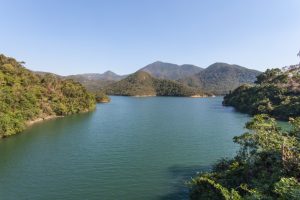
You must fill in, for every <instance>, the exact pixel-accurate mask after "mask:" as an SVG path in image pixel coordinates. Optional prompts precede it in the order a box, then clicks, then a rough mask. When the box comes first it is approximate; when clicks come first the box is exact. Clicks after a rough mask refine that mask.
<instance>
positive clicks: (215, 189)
mask: <svg viewBox="0 0 300 200" xmlns="http://www.w3.org/2000/svg"><path fill="white" fill-rule="evenodd" d="M191 183H192V185H193V190H192V191H193V192H192V193H191V199H211V200H214V199H215V200H241V199H242V197H241V196H240V195H239V193H238V192H237V191H236V190H234V189H231V190H228V189H227V188H225V187H223V186H222V185H220V184H219V183H216V182H215V181H214V180H212V179H209V178H206V177H197V178H195V179H192V181H191ZM199 196H201V197H200V198H199Z"/></svg>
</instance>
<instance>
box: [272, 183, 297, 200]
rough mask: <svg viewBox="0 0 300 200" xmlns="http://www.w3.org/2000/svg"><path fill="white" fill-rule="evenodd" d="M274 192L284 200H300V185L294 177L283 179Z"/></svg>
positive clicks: (276, 184) (276, 185)
mask: <svg viewBox="0 0 300 200" xmlns="http://www.w3.org/2000/svg"><path fill="white" fill-rule="evenodd" d="M274 192H275V193H277V194H278V195H279V198H280V199H282V200H297V199H300V184H299V182H298V181H297V180H296V179H295V178H294V177H293V178H281V179H280V181H279V182H277V183H275V186H274Z"/></svg>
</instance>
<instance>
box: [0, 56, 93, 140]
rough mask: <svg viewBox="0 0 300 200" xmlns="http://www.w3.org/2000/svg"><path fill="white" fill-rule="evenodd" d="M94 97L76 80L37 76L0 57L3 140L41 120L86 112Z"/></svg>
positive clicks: (0, 113)
mask: <svg viewBox="0 0 300 200" xmlns="http://www.w3.org/2000/svg"><path fill="white" fill-rule="evenodd" d="M94 107H95V96H94V95H91V94H89V93H88V92H87V91H86V89H85V88H84V87H83V86H82V85H81V84H80V83H76V82H74V81H73V80H61V79H59V78H57V77H56V76H53V75H51V74H45V75H37V74H35V73H33V72H31V71H29V70H27V69H25V68H24V67H23V66H22V65H21V64H20V63H19V62H17V61H16V60H15V59H13V58H9V57H6V56H4V55H0V138H1V137H5V136H9V135H13V134H16V133H19V132H20V131H22V130H23V129H24V128H25V127H26V124H27V123H28V122H30V121H32V120H36V119H38V118H46V117H49V116H64V115H69V114H73V113H80V112H86V111H89V110H91V109H93V108H94Z"/></svg>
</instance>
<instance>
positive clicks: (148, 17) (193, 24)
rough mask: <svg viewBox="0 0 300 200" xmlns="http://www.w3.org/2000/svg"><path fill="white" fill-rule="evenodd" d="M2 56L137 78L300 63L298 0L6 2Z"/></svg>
mask: <svg viewBox="0 0 300 200" xmlns="http://www.w3.org/2000/svg"><path fill="white" fill-rule="evenodd" d="M1 6H2V12H1V13H0V17H1V19H3V21H2V28H3V31H2V32H1V37H0V42H1V44H2V45H1V47H0V53H2V54H5V55H6V56H10V57H14V58H16V59H17V60H19V61H25V62H26V65H25V66H26V67H27V68H29V69H31V70H34V71H46V72H52V73H56V74H60V75H71V74H81V73H103V72H105V71H108V70H110V71H113V72H115V73H117V74H121V75H123V74H129V73H132V72H134V71H136V70H138V69H139V68H141V67H144V66H145V65H147V64H150V63H152V62H155V61H158V60H159V61H162V62H168V63H174V64H178V65H181V64H193V65H196V66H199V67H202V68H206V67H208V66H209V65H211V64H213V63H215V62H225V63H229V64H237V65H241V66H244V67H247V68H250V69H256V70H260V71H264V70H265V69H266V68H271V67H283V66H286V65H290V64H296V63H299V59H298V58H297V56H296V55H297V53H298V51H299V48H300V37H299V35H300V26H299V20H298V19H299V17H298V8H299V7H300V2H299V1H297V0H287V1H280V0H275V1H271V0H269V1H263V2H262V1H259V0H254V1H243V2H241V1H237V0H230V1H217V0H213V1H209V2H200V1H194V0H189V1H179V0H174V1H173V0H172V1H171V0H166V1H159V0H153V1H146V0H139V1H138V0H127V1H122V2H121V1H117V0H112V1H94V0H90V1H85V2H79V1H76V2H75V1H70V0H65V1H58V0H55V1H50V0H46V1H42V2H40V1H37V0H29V1H26V2H23V1H18V0H11V1H1Z"/></svg>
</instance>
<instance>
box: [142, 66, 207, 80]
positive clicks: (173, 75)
mask: <svg viewBox="0 0 300 200" xmlns="http://www.w3.org/2000/svg"><path fill="white" fill-rule="evenodd" d="M202 70H203V69H202V68H200V67H197V66H195V65H188V64H185V65H176V64H172V63H165V62H160V61H157V62H154V63H151V64H149V65H147V66H145V67H143V68H142V69H140V71H144V72H147V73H149V74H150V75H151V76H153V77H154V78H160V79H167V80H178V79H183V78H186V77H189V76H191V75H194V74H197V73H199V72H200V71H202Z"/></svg>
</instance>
